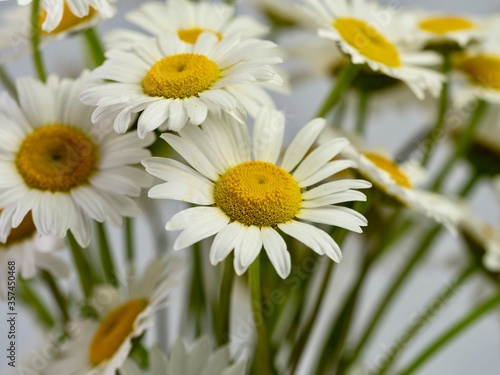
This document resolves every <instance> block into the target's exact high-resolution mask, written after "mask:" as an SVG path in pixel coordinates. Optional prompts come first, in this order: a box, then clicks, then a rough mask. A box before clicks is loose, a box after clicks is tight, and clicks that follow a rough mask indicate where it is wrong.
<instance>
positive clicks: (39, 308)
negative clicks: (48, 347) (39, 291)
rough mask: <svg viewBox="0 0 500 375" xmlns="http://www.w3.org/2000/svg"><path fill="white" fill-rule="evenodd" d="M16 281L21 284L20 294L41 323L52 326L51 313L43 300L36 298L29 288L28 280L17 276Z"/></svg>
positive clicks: (53, 321) (53, 324)
mask: <svg viewBox="0 0 500 375" xmlns="http://www.w3.org/2000/svg"><path fill="white" fill-rule="evenodd" d="M18 283H19V285H20V286H21V293H22V294H21V295H22V297H23V299H24V300H25V301H26V302H27V303H28V304H29V305H30V306H31V307H32V308H33V310H34V311H35V312H36V314H37V316H38V318H39V319H40V320H41V321H42V323H43V324H45V325H46V326H47V327H49V328H52V327H54V326H55V324H56V322H55V320H54V318H53V317H52V314H51V313H50V311H49V309H48V308H47V307H46V306H45V304H44V303H43V301H42V300H41V299H40V298H38V296H37V295H36V293H35V292H34V291H33V289H31V286H30V284H29V282H28V281H27V280H24V279H23V278H22V277H19V278H18Z"/></svg>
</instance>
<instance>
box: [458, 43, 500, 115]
mask: <svg viewBox="0 0 500 375" xmlns="http://www.w3.org/2000/svg"><path fill="white" fill-rule="evenodd" d="M452 67H453V76H452V79H453V81H452V83H453V86H454V100H455V103H456V105H458V106H463V105H466V104H468V103H469V102H473V101H476V100H478V99H483V100H485V101H487V102H490V103H496V104H500V43H499V42H498V41H488V42H485V43H483V44H478V45H474V46H473V47H470V48H468V49H467V50H466V51H465V52H463V53H460V54H456V55H454V57H453V59H452Z"/></svg>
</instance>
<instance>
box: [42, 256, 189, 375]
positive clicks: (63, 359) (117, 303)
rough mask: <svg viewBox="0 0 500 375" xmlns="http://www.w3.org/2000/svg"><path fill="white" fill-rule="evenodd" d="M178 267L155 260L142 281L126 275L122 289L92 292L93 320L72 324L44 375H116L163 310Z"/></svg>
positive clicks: (172, 261)
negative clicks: (156, 315) (95, 317)
mask: <svg viewBox="0 0 500 375" xmlns="http://www.w3.org/2000/svg"><path fill="white" fill-rule="evenodd" d="M180 265H181V264H180V262H179V259H176V258H172V257H171V258H160V259H154V260H153V261H152V262H151V263H150V264H149V266H148V267H147V269H146V272H145V273H144V276H143V277H141V278H137V277H136V275H134V274H131V275H129V276H128V279H127V283H126V285H124V288H123V289H115V288H113V287H109V286H102V287H98V288H96V290H95V291H94V295H93V296H92V298H91V299H90V304H91V306H92V307H93V309H94V310H95V312H96V313H97V316H98V317H97V319H92V318H86V319H83V318H78V319H74V321H73V322H72V324H71V327H72V337H70V338H69V340H68V342H67V343H66V344H65V345H64V346H63V348H62V350H61V353H60V356H59V358H57V360H55V361H53V362H52V363H51V364H50V368H49V369H48V370H47V373H61V374H66V375H77V374H89V375H90V374H99V375H114V374H115V373H116V370H118V369H119V368H120V367H121V366H122V365H123V364H124V362H125V361H126V359H127V357H128V355H129V353H130V350H131V349H132V340H133V339H134V338H136V337H138V336H140V335H142V334H143V333H144V332H145V331H146V330H147V329H148V328H150V327H151V326H153V324H154V316H155V314H156V312H158V310H159V309H161V308H163V307H165V303H166V297H167V295H168V294H169V293H170V291H171V290H172V288H173V287H174V286H175V285H176V277H177V275H178V273H179V270H180V269H182V267H180Z"/></svg>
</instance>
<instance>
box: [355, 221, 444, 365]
mask: <svg viewBox="0 0 500 375" xmlns="http://www.w3.org/2000/svg"><path fill="white" fill-rule="evenodd" d="M440 231H441V226H439V225H436V226H434V228H432V229H431V230H430V231H429V232H428V233H427V235H426V236H425V237H424V239H423V240H422V242H421V243H420V245H419V246H418V247H417V249H416V250H415V252H414V253H413V255H412V257H411V258H410V259H409V260H408V262H407V264H406V265H405V267H404V268H403V269H402V270H401V271H400V272H399V274H398V275H397V276H396V278H395V279H394V280H393V282H392V284H391V286H390V287H389V289H388V290H387V292H386V293H385V295H384V297H383V298H382V299H381V300H380V303H379V304H378V306H377V308H376V309H375V313H374V314H373V315H372V318H371V319H370V321H369V323H368V326H367V328H366V330H365V331H364V334H363V335H362V336H361V339H360V341H359V343H358V345H356V347H355V349H354V351H353V353H352V355H351V356H350V357H349V362H350V363H353V362H355V361H356V359H357V358H358V356H359V355H360V354H361V351H362V350H363V348H364V347H365V345H366V343H367V342H368V340H369V339H370V338H371V336H372V334H373V333H374V331H375V329H376V328H377V327H378V324H379V323H380V321H381V318H382V316H383V315H384V313H385V311H386V310H387V308H388V307H389V306H390V305H391V302H392V300H393V298H394V297H395V296H396V295H397V293H398V291H399V290H400V287H401V286H402V285H403V284H404V281H405V280H406V278H407V277H408V275H410V273H411V271H412V270H413V268H414V266H415V265H416V264H417V263H418V262H419V261H420V260H421V259H422V258H423V256H424V255H425V254H426V253H427V251H428V250H429V249H430V247H431V245H432V243H433V242H434V240H435V239H436V238H437V236H438V234H439V232H440Z"/></svg>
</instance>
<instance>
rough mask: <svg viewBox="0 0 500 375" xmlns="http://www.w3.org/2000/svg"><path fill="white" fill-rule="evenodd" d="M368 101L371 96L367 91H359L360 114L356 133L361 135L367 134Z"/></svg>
mask: <svg viewBox="0 0 500 375" xmlns="http://www.w3.org/2000/svg"><path fill="white" fill-rule="evenodd" d="M368 99H369V94H368V93H367V92H366V91H359V94H358V100H359V103H358V113H357V118H356V133H358V134H360V135H363V134H364V133H365V126H366V119H367V109H368Z"/></svg>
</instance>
